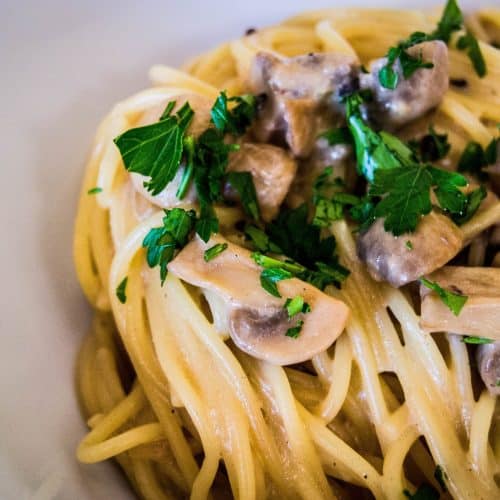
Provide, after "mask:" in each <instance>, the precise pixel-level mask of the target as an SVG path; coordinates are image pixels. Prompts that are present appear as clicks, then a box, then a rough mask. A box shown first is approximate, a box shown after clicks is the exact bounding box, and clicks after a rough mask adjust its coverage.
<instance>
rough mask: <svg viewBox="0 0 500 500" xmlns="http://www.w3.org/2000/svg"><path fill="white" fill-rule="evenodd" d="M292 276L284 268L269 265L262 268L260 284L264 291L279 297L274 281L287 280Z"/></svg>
mask: <svg viewBox="0 0 500 500" xmlns="http://www.w3.org/2000/svg"><path fill="white" fill-rule="evenodd" d="M292 277H293V275H292V273H291V272H290V271H287V270H286V269H282V268H279V267H270V268H268V269H264V270H263V271H262V273H261V274H260V284H261V285H262V288H263V289H264V290H266V292H269V293H270V294H271V295H274V296H275V297H281V294H280V292H279V291H278V287H277V286H276V283H278V281H281V280H288V279H290V278H292Z"/></svg>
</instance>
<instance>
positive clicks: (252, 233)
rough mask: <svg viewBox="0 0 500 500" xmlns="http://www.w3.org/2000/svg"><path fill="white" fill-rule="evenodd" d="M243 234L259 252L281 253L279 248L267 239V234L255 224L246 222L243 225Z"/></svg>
mask: <svg viewBox="0 0 500 500" xmlns="http://www.w3.org/2000/svg"><path fill="white" fill-rule="evenodd" d="M245 235H246V236H248V238H250V240H251V241H252V243H253V245H254V246H255V248H256V249H257V250H259V251H260V252H272V253H278V254H280V253H282V251H281V248H279V247H278V246H277V245H275V244H274V243H273V242H272V241H270V240H269V236H268V235H267V234H266V233H265V232H264V231H263V230H262V229H260V228H258V227H257V226H254V225H252V224H248V225H247V226H245Z"/></svg>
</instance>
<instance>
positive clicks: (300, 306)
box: [284, 295, 311, 318]
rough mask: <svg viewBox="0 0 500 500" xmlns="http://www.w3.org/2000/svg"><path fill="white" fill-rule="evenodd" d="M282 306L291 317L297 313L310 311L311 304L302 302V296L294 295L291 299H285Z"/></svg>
mask: <svg viewBox="0 0 500 500" xmlns="http://www.w3.org/2000/svg"><path fill="white" fill-rule="evenodd" d="M284 307H285V309H286V311H287V313H288V317H289V318H293V317H294V316H295V315H296V314H299V313H304V314H305V313H308V312H310V311H311V306H310V305H309V304H308V303H307V302H304V299H303V297H301V296H300V295H296V296H295V297H294V298H293V299H286V302H285V306H284Z"/></svg>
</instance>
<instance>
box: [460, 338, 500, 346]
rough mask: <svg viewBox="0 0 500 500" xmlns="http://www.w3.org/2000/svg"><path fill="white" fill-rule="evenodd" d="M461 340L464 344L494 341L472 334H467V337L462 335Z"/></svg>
mask: <svg viewBox="0 0 500 500" xmlns="http://www.w3.org/2000/svg"><path fill="white" fill-rule="evenodd" d="M462 342H464V343H465V344H478V345H481V344H493V342H495V341H494V340H493V339H487V338H486V337H473V336H467V337H462Z"/></svg>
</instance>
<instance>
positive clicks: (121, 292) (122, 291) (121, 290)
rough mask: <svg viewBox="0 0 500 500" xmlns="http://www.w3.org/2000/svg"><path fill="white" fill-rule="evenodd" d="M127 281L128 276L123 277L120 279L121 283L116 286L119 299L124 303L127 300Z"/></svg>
mask: <svg viewBox="0 0 500 500" xmlns="http://www.w3.org/2000/svg"><path fill="white" fill-rule="evenodd" d="M127 281H128V276H125V278H123V279H122V280H121V281H120V284H119V285H118V286H117V287H116V296H117V297H118V300H119V301H120V302H121V303H122V304H125V302H127V294H126V289H127Z"/></svg>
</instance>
